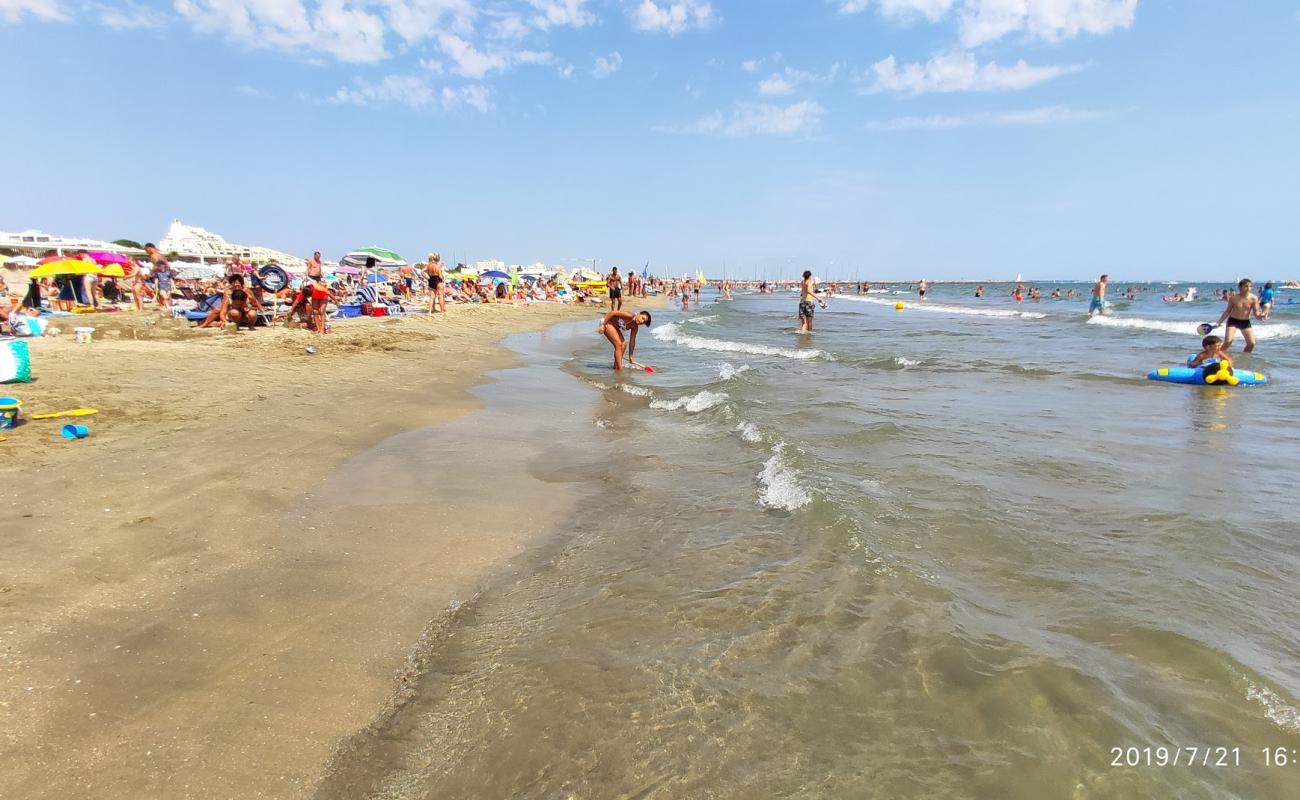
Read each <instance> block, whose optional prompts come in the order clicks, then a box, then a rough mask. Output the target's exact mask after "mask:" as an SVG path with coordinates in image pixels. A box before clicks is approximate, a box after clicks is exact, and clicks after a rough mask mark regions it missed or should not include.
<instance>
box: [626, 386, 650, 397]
mask: <svg viewBox="0 0 1300 800" xmlns="http://www.w3.org/2000/svg"><path fill="white" fill-rule="evenodd" d="M618 388H619V389H620V390H621V391H623V392H624V393H625V394H630V395H632V396H633V397H654V396H655V393H654V392H652V391H650V390H649V389H647V388H645V387H644V386H637V385H636V384H635V383H620V384H619V385H618Z"/></svg>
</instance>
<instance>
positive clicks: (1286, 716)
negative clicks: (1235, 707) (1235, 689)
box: [1246, 681, 1300, 733]
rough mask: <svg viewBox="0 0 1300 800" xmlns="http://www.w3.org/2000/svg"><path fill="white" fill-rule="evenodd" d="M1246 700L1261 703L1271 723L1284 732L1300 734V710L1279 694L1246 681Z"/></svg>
mask: <svg viewBox="0 0 1300 800" xmlns="http://www.w3.org/2000/svg"><path fill="white" fill-rule="evenodd" d="M1246 698H1247V699H1249V700H1254V701H1255V702H1256V703H1259V705H1260V707H1261V708H1263V709H1264V716H1265V717H1268V720H1269V722H1272V723H1273V724H1274V725H1276V726H1278V727H1279V728H1281V729H1282V730H1284V731H1290V732H1292V733H1296V732H1300V709H1297V708H1296V707H1295V706H1293V705H1290V704H1289V703H1287V702H1286V701H1285V700H1283V699H1282V698H1281V697H1279V696H1278V694H1277V692H1274V691H1273V690H1272V689H1267V688H1265V687H1263V686H1256V685H1255V684H1253V683H1251V682H1250V681H1246Z"/></svg>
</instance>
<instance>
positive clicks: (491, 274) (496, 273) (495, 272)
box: [479, 269, 510, 278]
mask: <svg viewBox="0 0 1300 800" xmlns="http://www.w3.org/2000/svg"><path fill="white" fill-rule="evenodd" d="M479 277H480V278H509V277H510V276H509V275H507V274H506V273H504V272H502V271H501V270H499V269H491V270H488V271H487V272H484V273H483V274H482V275H480V276H479Z"/></svg>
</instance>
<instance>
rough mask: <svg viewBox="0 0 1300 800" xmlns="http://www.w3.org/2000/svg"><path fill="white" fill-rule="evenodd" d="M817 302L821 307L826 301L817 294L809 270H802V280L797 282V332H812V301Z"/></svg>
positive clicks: (824, 305) (823, 306)
mask: <svg viewBox="0 0 1300 800" xmlns="http://www.w3.org/2000/svg"><path fill="white" fill-rule="evenodd" d="M814 301H815V302H817V303H819V304H820V305H821V307H822V308H825V307H826V303H824V302H823V301H822V299H821V298H820V297H818V296H817V285H816V284H814V283H813V276H812V272H811V271H810V270H804V271H803V281H802V282H801V283H800V284H799V332H800V333H812V329H813V310H814V309H813V302H814Z"/></svg>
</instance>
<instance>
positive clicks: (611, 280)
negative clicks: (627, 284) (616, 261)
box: [605, 267, 623, 311]
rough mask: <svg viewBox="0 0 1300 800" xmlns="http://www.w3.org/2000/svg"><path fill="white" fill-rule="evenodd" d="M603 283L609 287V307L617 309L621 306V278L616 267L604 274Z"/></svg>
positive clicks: (612, 309)
mask: <svg viewBox="0 0 1300 800" xmlns="http://www.w3.org/2000/svg"><path fill="white" fill-rule="evenodd" d="M605 285H606V286H608V287H609V308H610V310H611V311H618V310H619V309H621V308H622V307H623V279H622V278H621V277H619V274H618V267H614V269H612V270H610V272H609V274H608V275H606V276H605Z"/></svg>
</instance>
